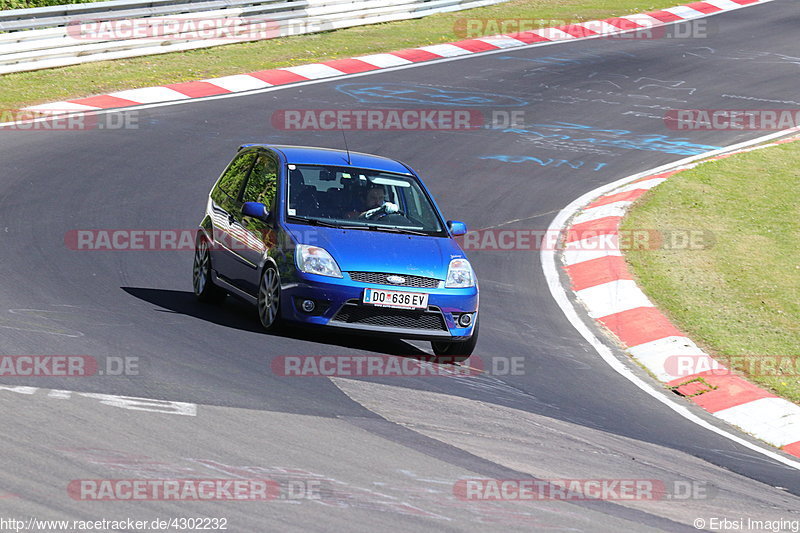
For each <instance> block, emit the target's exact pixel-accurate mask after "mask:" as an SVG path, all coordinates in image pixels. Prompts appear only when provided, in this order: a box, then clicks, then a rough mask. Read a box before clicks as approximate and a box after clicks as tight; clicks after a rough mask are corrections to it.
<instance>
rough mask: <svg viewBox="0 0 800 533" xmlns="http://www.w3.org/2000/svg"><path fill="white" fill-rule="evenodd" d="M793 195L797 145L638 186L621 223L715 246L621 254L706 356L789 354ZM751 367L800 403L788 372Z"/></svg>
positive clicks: (799, 280) (799, 336) (757, 378)
mask: <svg viewBox="0 0 800 533" xmlns="http://www.w3.org/2000/svg"><path fill="white" fill-rule="evenodd" d="M798 200H800V142H794V143H787V144H783V145H780V146H777V147H771V148H765V149H762V150H757V151H754V152H750V153H746V154H740V155H735V156H732V157H729V158H727V159H723V160H720V161H713V162H708V163H704V164H702V165H700V166H698V167H696V168H694V169H692V170H689V171H685V172H681V173H678V174H676V175H675V176H673V177H672V178H670V179H669V180H668V181H666V182H665V183H664V184H662V185H659V186H658V187H656V188H655V189H653V190H652V191H650V192H649V193H647V194H646V195H645V196H644V197H643V198H642V199H641V200H640V201H639V202H637V204H636V205H635V206H634V208H633V209H632V211H631V212H630V213H629V215H628V216H627V217H626V218H625V220H624V222H623V227H624V228H625V229H628V230H633V229H635V228H642V229H644V228H675V229H678V228H680V229H702V230H710V231H712V232H713V234H714V235H715V243H714V245H713V246H711V247H709V248H707V249H702V250H669V251H665V250H657V251H647V250H633V251H630V252H626V258H627V260H628V262H629V263H630V265H631V267H632V269H633V272H634V274H635V276H636V277H637V279H638V281H639V283H640V284H641V286H642V288H643V290H644V292H645V293H646V294H647V296H648V297H650V298H651V299H652V300H653V302H654V303H656V305H658V307H660V308H661V309H662V310H664V311H665V312H666V314H667V315H668V316H669V317H670V318H671V319H672V320H673V321H674V323H675V324H676V325H677V326H678V327H679V328H680V329H681V330H682V331H684V332H685V333H686V334H688V336H689V337H691V338H692V339H693V340H695V341H697V342H698V344H700V345H701V346H702V347H703V348H705V349H706V350H707V351H708V352H709V353H711V354H713V355H718V356H721V357H722V358H723V359H725V358H726V357H728V358H735V357H738V356H754V357H757V356H762V355H764V356H791V357H793V358H794V359H795V360H797V359H798V358H800V251H799V250H800V247H799V246H798V245H799V244H800V201H798ZM797 363H800V361H796V362H795V366H796V365H797ZM781 366H782V367H784V368H786V366H785V365H781ZM737 369H738V370H742V371H743V373H745V374H747V372H746V371H745V370H747V369H746V368H744V367H742V366H740V367H738V368H737ZM756 373H757V374H761V375H749V376H748V377H749V378H750V379H751V380H752V381H754V382H756V383H758V384H760V385H762V386H764V387H766V388H768V389H771V390H773V391H774V392H775V393H777V394H779V395H781V396H783V397H785V398H787V399H789V400H792V401H794V402H798V403H800V378H798V376H797V375H793V374H795V373H790V372H787V373H786V374H785V375H780V374H779V373H778V372H765V371H760V372H756ZM763 374H772V375H763Z"/></svg>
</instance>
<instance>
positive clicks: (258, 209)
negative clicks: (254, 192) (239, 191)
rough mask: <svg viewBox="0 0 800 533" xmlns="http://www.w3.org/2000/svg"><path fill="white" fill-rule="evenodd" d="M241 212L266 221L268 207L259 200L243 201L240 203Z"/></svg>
mask: <svg viewBox="0 0 800 533" xmlns="http://www.w3.org/2000/svg"><path fill="white" fill-rule="evenodd" d="M242 214H243V215H244V216H246V217H253V218H257V219H259V220H263V221H267V220H268V219H269V215H270V213H269V209H267V206H266V205H264V204H262V203H261V202H245V203H244V205H242Z"/></svg>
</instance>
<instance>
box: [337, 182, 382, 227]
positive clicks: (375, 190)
mask: <svg viewBox="0 0 800 533" xmlns="http://www.w3.org/2000/svg"><path fill="white" fill-rule="evenodd" d="M362 198H363V200H362V211H361V212H358V211H350V212H349V213H347V215H346V216H347V218H350V219H353V218H366V216H367V213H369V212H370V211H372V210H374V209H377V208H379V207H381V206H382V205H383V204H384V203H386V191H385V190H384V188H383V186H382V185H376V186H374V187H370V188H369V189H367V191H366V192H365V193H364V195H363V197H362Z"/></svg>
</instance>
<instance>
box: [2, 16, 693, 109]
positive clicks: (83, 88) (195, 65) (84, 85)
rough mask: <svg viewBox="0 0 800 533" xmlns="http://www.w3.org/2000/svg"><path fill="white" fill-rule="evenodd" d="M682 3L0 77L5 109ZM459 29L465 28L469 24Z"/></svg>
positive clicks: (333, 34) (310, 38)
mask: <svg viewBox="0 0 800 533" xmlns="http://www.w3.org/2000/svg"><path fill="white" fill-rule="evenodd" d="M677 3H678V2H677V1H676V0H672V1H670V0H644V1H643V0H566V1H564V0H512V1H510V2H506V3H503V4H498V5H495V6H489V7H482V8H475V9H469V10H465V11H458V12H455V13H446V14H441V15H432V16H429V17H425V18H422V19H417V20H406V21H399V22H389V23H384V24H374V25H369V26H360V27H355V28H346V29H342V30H336V31H330V32H323V33H317V34H309V35H299V36H295V37H285V38H280V39H271V40H267V41H259V42H253V43H237V44H230V45H225V46H219V47H215V48H209V49H205V50H192V51H187V52H175V53H170V54H163V55H155V56H147V57H140V58H132V59H119V60H116V61H98V62H96V63H87V64H84V65H75V66H71V67H63V68H56V69H49V70H40V71H33V72H20V73H14V74H5V75H0V109H18V108H20V107H24V106H26V105H33V104H40V103H45V102H53V101H59V100H68V99H72V98H80V97H84V96H90V95H93V94H104V93H107V92H110V91H118V90H123V89H133V88H138V87H150V86H154V85H164V84H167V83H178V82H182V81H192V80H198V79H203V78H213V77H219V76H227V75H231V74H243V73H247V72H254V71H257V70H264V69H270V68H279V67H287V66H294V65H301V64H304V63H315V62H318V61H327V60H329V59H338V58H345V57H352V56H356V55H365V54H372V53H379V52H390V51H393V50H399V49H403V48H411V47H417V46H426V45H430V44H439V43H446V42H452V41H458V40H461V39H463V38H464V36H463V33H461V34H460V35H459V34H458V28H457V21H458V20H459V19H464V18H480V19H524V20H526V21H530V20H544V21H569V22H575V21H579V20H581V21H585V20H597V19H604V18H608V17H612V16H620V15H628V14H631V13H640V12H645V11H652V10H655V9H661V8H664V7H670V6H673V5H676V4H677ZM543 25H544V26H551V25H557V23H553V22H550V23H544V24H543ZM460 28H462V31H463V24H462V26H460Z"/></svg>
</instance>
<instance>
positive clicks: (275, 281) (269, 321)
mask: <svg viewBox="0 0 800 533" xmlns="http://www.w3.org/2000/svg"><path fill="white" fill-rule="evenodd" d="M258 319H259V320H260V321H261V326H262V327H263V328H264V329H265V330H266V331H276V330H277V329H278V328H279V327H280V324H281V278H280V275H279V274H278V269H277V268H275V267H274V266H273V265H271V264H268V265H267V266H266V268H264V273H263V274H261V283H259V284H258Z"/></svg>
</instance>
